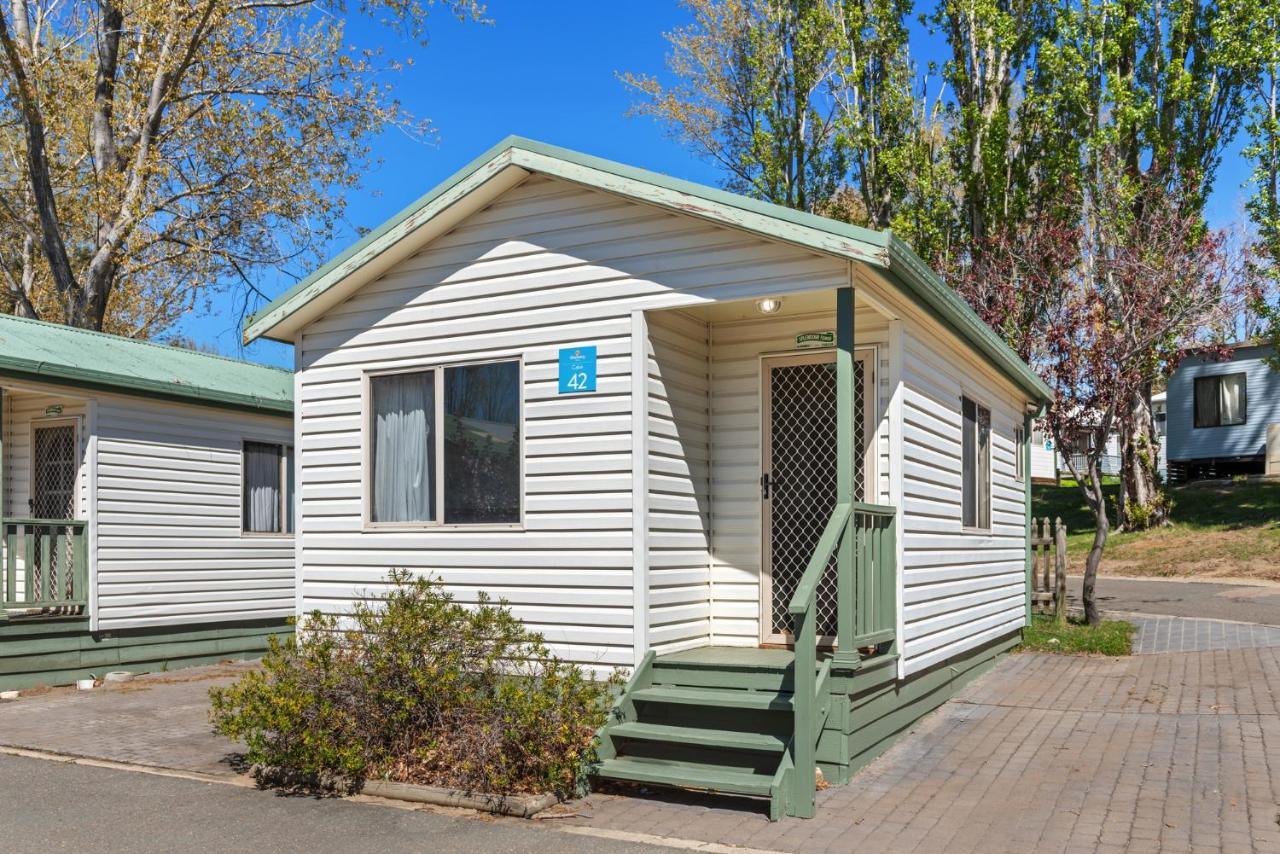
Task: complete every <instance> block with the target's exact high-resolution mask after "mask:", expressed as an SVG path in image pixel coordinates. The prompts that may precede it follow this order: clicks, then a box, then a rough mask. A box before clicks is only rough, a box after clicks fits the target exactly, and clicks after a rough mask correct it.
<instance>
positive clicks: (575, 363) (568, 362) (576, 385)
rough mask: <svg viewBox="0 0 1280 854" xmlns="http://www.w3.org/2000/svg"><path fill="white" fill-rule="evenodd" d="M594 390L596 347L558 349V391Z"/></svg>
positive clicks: (562, 392) (564, 392) (572, 392)
mask: <svg viewBox="0 0 1280 854" xmlns="http://www.w3.org/2000/svg"><path fill="white" fill-rule="evenodd" d="M595 390H596V348H595V347H594V346H591V347H569V348H568V349H565V350H561V351H560V393H561V394H577V393H578V392H583V391H595Z"/></svg>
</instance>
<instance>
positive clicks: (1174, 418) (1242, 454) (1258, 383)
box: [1165, 344, 1280, 482]
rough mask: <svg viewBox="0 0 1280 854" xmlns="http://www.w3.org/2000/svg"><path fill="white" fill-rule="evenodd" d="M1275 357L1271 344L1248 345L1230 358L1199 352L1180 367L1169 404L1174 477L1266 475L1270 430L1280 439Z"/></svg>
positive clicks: (1167, 421)
mask: <svg viewBox="0 0 1280 854" xmlns="http://www.w3.org/2000/svg"><path fill="white" fill-rule="evenodd" d="M1274 356H1275V348H1274V347H1271V346H1269V345H1256V344H1242V345H1236V346H1235V347H1234V348H1233V350H1232V355H1231V358H1230V359H1218V358H1215V357H1214V356H1212V355H1205V354H1200V353H1196V354H1193V355H1191V356H1188V357H1187V358H1186V359H1184V360H1183V361H1182V363H1181V364H1180V365H1178V368H1177V370H1175V371H1174V372H1173V375H1172V376H1171V377H1170V378H1169V388H1168V390H1167V393H1166V407H1165V412H1166V414H1165V425H1166V426H1165V430H1166V456H1167V457H1168V467H1169V478H1170V479H1171V480H1173V481H1175V482H1179V481H1184V480H1195V479H1198V478H1205V477H1228V476H1231V475H1237V474H1264V473H1266V461H1267V435H1268V430H1269V429H1270V430H1271V431H1272V433H1273V434H1275V435H1276V436H1277V437H1278V438H1277V441H1280V427H1275V426H1273V425H1280V371H1276V370H1275V369H1274V368H1273V367H1272V366H1271V365H1270V364H1268V361H1267V360H1268V359H1270V358H1274ZM1274 453H1275V454H1276V455H1278V456H1280V448H1277V450H1275V451H1274Z"/></svg>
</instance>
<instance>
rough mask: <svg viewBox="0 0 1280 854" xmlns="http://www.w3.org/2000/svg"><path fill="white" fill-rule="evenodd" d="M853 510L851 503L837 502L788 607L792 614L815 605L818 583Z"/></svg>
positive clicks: (820, 581)
mask: <svg viewBox="0 0 1280 854" xmlns="http://www.w3.org/2000/svg"><path fill="white" fill-rule="evenodd" d="M852 512H853V507H852V506H851V505H849V504H837V505H836V506H835V509H834V510H832V511H831V519H830V520H829V521H828V522H827V527H825V528H823V529H822V536H821V537H819V538H818V544H817V545H816V546H814V548H813V557H811V558H809V564H808V566H806V567H805V568H804V574H803V575H801V576H800V583H799V584H797V585H796V592H795V593H794V594H793V595H792V597H791V604H790V606H788V609H787V610H789V611H790V612H791V616H793V617H794V616H798V615H800V614H803V613H804V612H805V611H807V610H808V609H810V608H812V607H813V605H814V602H815V601H816V600H817V596H818V585H819V584H820V583H822V575H823V573H824V572H825V571H826V569H827V562H828V561H829V560H830V559H831V553H832V552H834V551H835V550H836V546H837V545H839V544H840V536H841V535H842V534H843V533H844V528H845V525H847V524H848V522H849V514H850V513H852Z"/></svg>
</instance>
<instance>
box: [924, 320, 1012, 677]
mask: <svg viewBox="0 0 1280 854" xmlns="http://www.w3.org/2000/svg"><path fill="white" fill-rule="evenodd" d="M903 351H904V352H903V361H904V365H903V372H902V373H903V460H902V479H903V508H902V533H901V536H902V537H903V567H902V577H903V583H904V585H905V588H904V590H903V594H902V595H903V618H904V624H905V625H904V637H903V639H902V645H901V648H902V654H903V662H904V671H905V672H906V673H908V674H909V673H912V672H915V671H917V670H921V669H923V668H925V667H928V666H929V665H931V664H935V663H937V662H939V661H943V660H945V659H947V658H949V657H951V656H953V655H955V654H957V653H959V652H962V651H964V650H966V649H971V648H973V647H975V646H977V645H979V644H981V643H983V642H985V641H986V640H990V639H993V638H996V637H1000V636H1003V635H1007V634H1008V633H1009V632H1011V631H1013V630H1014V629H1017V628H1018V627H1020V626H1021V625H1022V624H1023V620H1024V618H1025V593H1026V589H1025V584H1026V573H1025V547H1026V539H1025V516H1024V507H1025V491H1024V490H1025V487H1024V484H1022V483H1021V482H1019V481H1017V480H1016V479H1015V475H1014V461H1015V456H1014V444H1013V431H1014V429H1015V427H1021V426H1022V424H1023V405H1022V398H1021V396H1020V395H1018V394H1016V393H1015V392H1013V390H1012V389H1011V388H1009V387H1008V385H1007V384H1006V383H1004V382H1002V381H999V380H996V379H995V378H993V377H991V376H990V374H989V372H987V371H982V370H975V369H974V367H973V366H972V365H971V363H970V362H969V361H968V360H966V358H965V357H964V356H963V354H961V353H959V352H958V351H949V350H948V343H947V338H946V336H943V335H939V334H937V333H936V332H935V331H934V330H931V329H928V328H927V327H924V326H921V325H919V324H908V326H907V330H906V335H905V340H904V345H903ZM962 395H967V396H969V397H970V398H972V399H974V400H976V401H977V402H978V403H980V404H981V405H983V406H985V407H987V408H989V409H990V410H991V428H992V446H991V468H992V472H991V478H992V487H991V530H990V532H972V531H966V530H964V529H963V528H962V526H961V521H960V498H961V492H960V488H961V487H960V485H961V464H960V442H961V435H960V423H961V419H960V398H961V396H962Z"/></svg>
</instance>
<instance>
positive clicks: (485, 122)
mask: <svg viewBox="0 0 1280 854" xmlns="http://www.w3.org/2000/svg"><path fill="white" fill-rule="evenodd" d="M489 16H490V17H491V18H492V19H493V23H492V24H489V25H483V26H482V25H476V24H470V23H468V24H461V23H458V22H456V21H455V20H453V19H452V18H451V17H449V16H448V15H447V14H444V13H442V12H440V11H439V10H437V11H436V13H435V15H434V18H433V23H432V26H431V44H430V45H429V46H428V47H427V48H425V49H421V48H418V47H417V46H415V45H412V44H407V43H400V42H398V41H397V39H396V36H395V34H394V33H393V32H391V31H390V30H388V29H386V28H383V27H380V26H378V25H377V24H376V23H374V22H372V21H369V20H366V19H360V18H353V19H352V22H351V24H349V27H348V34H349V37H350V38H351V39H352V40H353V41H354V42H355V43H357V44H360V45H366V46H367V45H375V44H381V45H383V46H385V48H386V50H387V53H388V55H390V56H397V57H404V56H412V57H413V59H414V64H413V65H412V66H411V67H409V68H407V69H406V70H405V71H403V72H402V73H399V74H397V75H395V77H394V78H392V80H393V82H394V83H395V85H396V87H397V93H398V96H399V98H400V100H401V102H402V103H403V104H404V105H405V106H406V107H407V108H408V110H409V111H410V112H411V113H413V114H414V115H415V116H419V117H426V118H429V119H431V120H432V122H433V123H434V124H435V125H436V128H437V130H438V131H439V134H438V137H437V141H436V143H435V144H423V143H422V142H419V141H415V140H412V139H409V138H408V137H406V136H405V135H404V134H403V133H401V132H400V131H390V132H388V133H386V134H383V135H382V136H381V137H379V138H378V139H376V140H375V141H374V154H375V156H376V157H378V158H380V159H381V161H382V163H381V164H380V165H378V166H376V167H375V168H374V169H373V170H371V171H370V172H369V173H368V174H367V175H365V176H364V179H363V187H361V188H360V189H359V190H355V191H349V192H348V199H347V201H348V205H347V220H348V223H349V229H348V232H347V234H345V235H342V236H340V237H339V238H338V239H337V240H336V241H335V242H334V244H333V246H332V247H330V248H331V250H332V252H331V254H332V253H336V252H338V251H341V249H342V248H343V247H344V246H346V245H347V244H348V243H350V242H352V241H354V240H355V235H356V232H357V229H358V228H373V227H375V226H377V225H378V224H379V223H381V222H382V221H383V220H385V219H386V218H388V217H389V216H391V215H392V214H394V213H395V212H396V211H398V210H400V209H401V208H403V207H404V206H405V205H407V204H408V203H409V202H411V201H413V200H414V199H415V198H417V197H418V196H420V195H422V194H423V193H424V192H426V191H427V190H429V189H430V188H431V187H432V186H434V185H435V184H436V183H438V182H439V181H440V180H442V179H444V178H446V177H448V176H449V175H450V174H452V173H453V172H454V171H456V170H457V169H459V168H461V167H462V166H463V165H465V164H466V163H467V162H468V161H470V160H471V159H472V158H474V157H475V156H476V155H478V154H480V153H481V152H482V151H484V150H485V149H487V148H489V147H490V146H492V145H493V144H494V143H496V142H498V141H499V140H500V139H502V138H503V137H504V136H506V135H508V134H513V133H514V134H520V135H522V136H527V137H532V138H534V139H539V140H542V141H545V142H550V143H554V144H557V145H563V146H566V147H568V148H574V149H577V150H580V151H584V152H587V153H589V154H594V155H598V156H601V157H607V158H610V159H613V160H620V161H623V162H625V163H629V164H632V165H635V166H642V167H645V168H648V169H654V170H657V171H659V172H665V173H667V174H671V175H675V176H678V177H681V178H687V179H689V180H693V181H701V182H703V183H709V184H717V183H719V180H720V174H719V173H718V172H717V170H716V169H715V168H714V167H713V166H712V165H711V164H710V163H707V162H705V161H702V160H699V159H698V158H696V157H694V156H693V155H692V154H690V153H689V152H688V151H686V150H685V149H683V148H682V147H681V146H680V145H678V144H677V143H675V142H673V141H672V140H670V139H668V138H667V137H666V135H665V133H664V132H663V130H662V128H661V127H659V126H658V125H657V124H656V123H655V122H653V121H652V120H651V119H648V118H642V117H636V118H629V117H627V115H626V113H627V108H628V107H629V106H630V104H631V100H632V98H631V94H630V93H629V92H628V91H627V90H626V89H625V88H624V87H623V85H622V84H621V83H620V82H619V81H618V79H617V77H616V74H617V72H619V71H637V72H652V73H657V72H661V71H662V70H663V60H664V57H665V55H666V51H667V44H666V41H665V40H664V39H663V37H662V34H663V33H664V32H666V31H668V30H670V29H672V28H673V27H675V26H678V25H680V24H683V23H686V22H687V14H686V12H685V11H684V10H683V9H682V8H681V7H680V6H679V5H677V3H676V2H674V0H645V2H629V3H608V2H606V3H601V2H599V0H596V2H575V1H574V0H560V2H540V3H532V2H528V0H525V2H520V0H490V2H489ZM915 35H916V36H917V38H915V39H914V41H915V42H916V45H915V50H916V54H917V57H918V58H922V59H928V58H932V56H933V55H936V53H937V46H936V45H930V44H927V43H921V39H920V38H918V37H919V36H921V35H923V34H921V33H917V34H915ZM1246 175H1247V167H1246V165H1245V164H1244V163H1243V162H1242V161H1241V159H1240V158H1239V146H1238V145H1237V146H1235V147H1233V149H1232V151H1231V152H1230V153H1229V155H1228V157H1227V158H1226V160H1225V161H1224V163H1223V167H1222V170H1221V172H1220V174H1219V178H1218V182H1217V191H1216V192H1215V194H1214V197H1213V199H1212V200H1211V202H1210V206H1209V211H1208V214H1209V218H1210V221H1211V222H1214V223H1215V224H1219V225H1223V224H1226V223H1227V222H1229V221H1231V220H1232V219H1234V218H1236V217H1238V216H1239V213H1240V211H1241V208H1242V201H1241V200H1242V198H1243V192H1242V191H1241V190H1240V187H1239V185H1240V183H1241V181H1242V180H1244V178H1245V176H1246ZM292 282H293V279H291V278H288V277H286V276H283V275H280V276H268V277H267V278H266V279H265V280H264V281H263V283H262V284H263V286H264V287H265V288H266V289H267V290H268V291H269V292H270V293H272V295H274V294H275V293H278V292H280V291H282V290H284V289H285V288H287V287H288V286H289V285H290V284H292ZM236 308H237V306H236V305H234V304H233V300H232V298H231V297H230V296H221V295H219V296H216V297H215V300H214V305H213V311H212V312H211V313H209V314H207V315H199V316H192V317H190V318H188V319H187V321H186V322H185V323H184V324H183V325H182V326H181V327H180V328H179V330H177V331H178V332H180V333H181V334H184V335H187V336H190V337H192V338H194V339H195V340H197V341H199V342H201V343H202V344H205V345H210V346H212V347H214V348H216V349H217V350H218V351H220V352H222V353H225V354H228V355H238V356H243V357H245V358H250V359H254V360H256V361H263V362H269V363H272V364H277V365H283V366H292V348H290V347H288V346H285V345H281V344H275V343H273V342H257V343H255V344H253V345H250V346H249V347H247V348H243V349H242V348H241V347H240V346H239V340H240V336H239V328H238V323H239V315H238V314H237V312H236Z"/></svg>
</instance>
